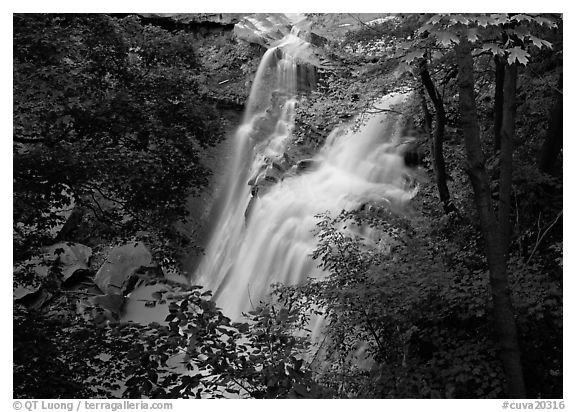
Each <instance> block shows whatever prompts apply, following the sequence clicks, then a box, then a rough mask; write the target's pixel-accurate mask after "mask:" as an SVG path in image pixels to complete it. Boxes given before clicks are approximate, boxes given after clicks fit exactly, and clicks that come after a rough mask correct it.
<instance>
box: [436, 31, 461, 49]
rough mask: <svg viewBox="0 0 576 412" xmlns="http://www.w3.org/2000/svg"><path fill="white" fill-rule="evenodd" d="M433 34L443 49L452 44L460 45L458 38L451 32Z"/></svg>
mask: <svg viewBox="0 0 576 412" xmlns="http://www.w3.org/2000/svg"><path fill="white" fill-rule="evenodd" d="M433 34H434V35H435V36H436V38H437V39H438V41H439V42H440V44H441V45H442V46H444V47H449V46H451V45H452V43H456V44H458V43H460V39H459V38H458V36H456V34H454V33H453V32H451V31H436V32H434V33H433Z"/></svg>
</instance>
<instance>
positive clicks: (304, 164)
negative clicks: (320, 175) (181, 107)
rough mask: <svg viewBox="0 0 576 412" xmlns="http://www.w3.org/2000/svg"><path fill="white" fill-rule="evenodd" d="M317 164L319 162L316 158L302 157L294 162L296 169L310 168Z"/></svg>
mask: <svg viewBox="0 0 576 412" xmlns="http://www.w3.org/2000/svg"><path fill="white" fill-rule="evenodd" d="M318 165H319V162H318V160H316V159H304V160H300V161H299V162H298V163H296V170H298V171H304V170H310V169H313V168H315V167H317V166H318Z"/></svg>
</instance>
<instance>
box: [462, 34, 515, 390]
mask: <svg viewBox="0 0 576 412" xmlns="http://www.w3.org/2000/svg"><path fill="white" fill-rule="evenodd" d="M456 57H457V60H458V87H459V95H460V116H461V124H462V132H463V134H464V144H465V148H466V156H467V165H466V171H467V172H468V175H469V177H470V181H471V183H472V187H473V189H474V197H475V202H476V208H477V210H478V214H479V217H480V227H481V230H482V234H483V237H484V242H485V250H486V258H487V261H488V269H489V272H490V287H491V292H492V301H493V316H494V327H495V331H496V336H497V339H498V343H499V346H500V358H501V361H502V366H503V369H504V373H505V375H506V380H507V395H508V396H509V397H511V398H524V397H526V390H525V385H524V377H523V373H522V363H521V359H520V348H519V345H518V336H517V332H516V321H515V319H514V311H513V308H512V302H511V300H510V290H509V287H508V274H507V268H506V252H505V250H506V249H507V245H506V244H505V242H506V234H505V233H504V232H502V230H500V225H499V223H500V222H498V220H497V219H496V215H495V213H494V210H493V208H492V201H491V197H490V184H489V180H488V174H487V172H486V168H485V164H484V163H485V161H484V153H483V152H482V147H481V143H480V129H479V125H478V115H477V111H476V101H475V96H474V72H473V60H472V53H471V48H470V43H469V42H468V39H467V38H466V36H462V37H461V38H460V43H459V44H458V46H456ZM513 80H514V83H515V76H514V79H513ZM511 87H512V84H511V83H509V84H508V86H507V90H509V89H511ZM511 104H513V102H510V101H508V102H506V107H509V106H511ZM508 116H510V113H508ZM512 131H513V129H512ZM508 137H509V138H511V137H512V136H510V135H509V136H508ZM505 144H508V142H506V143H505ZM510 144H511V142H510ZM503 160H504V159H503ZM510 171H511V169H510ZM504 173H505V175H507V173H508V169H506V171H505V172H504ZM502 213H503V212H502Z"/></svg>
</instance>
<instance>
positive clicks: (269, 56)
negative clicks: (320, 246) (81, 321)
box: [193, 32, 413, 320]
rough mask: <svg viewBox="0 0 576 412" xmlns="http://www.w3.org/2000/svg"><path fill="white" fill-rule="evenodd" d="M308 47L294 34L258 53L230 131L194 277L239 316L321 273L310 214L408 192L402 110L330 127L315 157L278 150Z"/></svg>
mask: <svg viewBox="0 0 576 412" xmlns="http://www.w3.org/2000/svg"><path fill="white" fill-rule="evenodd" d="M308 46H309V45H308V44H307V43H306V42H304V41H303V40H301V39H300V38H298V37H297V36H296V35H295V34H294V32H293V33H291V34H290V35H288V36H286V37H285V38H284V39H282V40H281V41H280V42H279V43H278V44H277V45H275V46H274V47H272V48H270V49H269V50H268V51H267V52H266V53H265V54H264V56H263V58H262V61H261V64H260V66H259V68H258V70H257V73H256V76H255V79H254V83H253V86H252V90H251V93H250V97H249V100H248V103H247V107H246V112H245V115H244V119H243V123H242V125H241V126H240V127H239V128H238V130H237V132H236V134H235V136H234V140H235V145H236V146H235V157H234V164H233V167H232V171H231V174H230V176H229V178H228V179H227V181H226V187H225V188H224V193H225V195H224V196H223V197H222V199H221V200H220V202H219V203H218V205H217V207H218V208H219V213H218V214H217V216H218V218H217V221H216V222H215V226H214V228H213V230H212V234H211V237H210V241H209V243H208V246H207V248H206V253H205V256H204V257H203V259H202V261H201V262H200V264H199V266H198V268H197V270H196V273H195V278H194V279H193V280H194V282H195V283H196V284H200V285H203V286H205V287H207V288H208V289H211V290H212V291H213V293H214V298H215V299H216V302H217V304H218V306H219V307H220V308H222V310H223V312H224V314H226V315H227V316H229V317H231V318H233V319H236V320H238V319H240V317H241V313H242V312H246V311H248V310H251V309H252V308H253V307H254V306H256V305H257V304H258V303H259V301H260V300H262V299H264V298H265V297H266V295H267V294H268V292H269V291H270V289H269V288H270V285H271V284H272V283H278V282H282V283H286V284H295V283H297V282H300V281H302V280H304V279H306V277H318V276H323V273H322V270H321V269H320V268H318V265H317V262H314V261H313V260H312V258H311V257H310V255H311V253H312V252H313V250H314V249H315V247H316V240H315V238H314V235H313V231H314V229H315V227H316V222H317V219H316V218H315V215H317V214H319V213H323V212H330V213H332V215H336V214H338V213H339V212H340V211H341V210H343V209H348V210H351V209H354V208H358V207H360V206H361V205H362V204H365V203H366V202H370V201H374V202H386V203H389V204H398V203H404V202H406V201H407V200H409V199H410V198H411V197H412V196H413V193H412V191H411V190H410V188H409V187H408V185H407V179H406V176H407V174H408V170H407V168H406V166H405V165H404V162H403V158H402V156H401V154H400V148H399V145H400V140H399V139H400V137H401V136H400V135H401V119H400V117H401V116H399V115H398V114H395V113H392V112H390V111H385V110H383V111H382V112H381V113H379V114H377V115H374V116H372V117H371V118H369V119H364V120H365V121H360V122H359V125H358V127H357V128H353V127H341V128H337V129H336V130H334V131H333V132H332V133H331V134H330V135H329V136H328V138H327V139H326V143H325V145H324V147H323V148H322V149H321V150H320V151H319V153H318V154H317V155H316V156H315V157H314V158H313V159H309V160H308V161H307V162H301V163H300V164H299V165H296V166H294V165H287V160H286V158H285V156H284V151H285V148H286V145H287V144H288V143H289V141H290V139H291V137H292V135H291V131H292V128H293V126H294V116H295V113H294V109H295V105H296V104H297V95H298V91H299V90H298V85H299V83H302V82H301V79H298V78H297V74H298V73H300V74H301V73H302V72H303V71H302V70H299V69H298V58H299V56H300V55H301V54H302V53H305V51H306V49H307V47H308ZM405 97H406V96H405V95H403V94H395V95H389V96H386V97H385V98H383V99H382V101H381V102H380V103H379V107H380V108H382V109H389V108H390V107H393V106H395V105H397V104H400V103H402V101H403V100H404V99H405ZM304 166H306V167H304ZM286 169H288V170H286Z"/></svg>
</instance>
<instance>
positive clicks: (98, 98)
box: [14, 14, 221, 255]
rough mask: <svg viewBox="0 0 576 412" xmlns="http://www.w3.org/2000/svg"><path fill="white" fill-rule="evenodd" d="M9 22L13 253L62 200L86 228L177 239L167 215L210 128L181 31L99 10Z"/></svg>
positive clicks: (211, 118) (193, 188)
mask: <svg viewBox="0 0 576 412" xmlns="http://www.w3.org/2000/svg"><path fill="white" fill-rule="evenodd" d="M14 28H15V30H14V191H15V192H14V231H15V237H14V238H15V253H16V254H17V255H25V254H27V253H30V252H31V251H32V249H31V248H34V247H37V246H39V245H41V244H42V243H45V242H46V241H47V238H49V236H48V234H47V233H46V232H47V231H48V230H49V229H50V228H53V227H54V226H56V225H57V224H58V223H62V220H63V219H62V217H61V216H60V215H59V213H58V212H59V211H60V210H62V209H65V208H70V207H72V205H74V204H75V205H76V206H77V207H80V208H83V209H85V210H87V211H88V212H89V213H87V216H88V217H89V218H87V219H85V221H86V222H87V221H89V220H90V218H91V219H92V222H96V223H97V224H95V226H94V227H92V228H91V229H89V230H86V232H90V234H91V235H92V236H93V235H94V233H96V234H99V235H100V237H101V238H103V239H107V238H110V237H113V236H117V235H120V236H129V235H134V234H135V233H137V232H138V231H141V230H145V231H150V232H153V233H156V236H157V237H160V238H162V239H163V241H162V242H158V243H159V244H162V243H164V242H167V243H168V242H171V243H175V246H178V243H181V242H183V241H185V240H184V239H182V238H181V237H179V235H178V233H177V232H175V231H174V229H173V227H172V224H173V222H175V221H176V220H179V219H184V218H185V217H186V215H187V211H186V208H185V199H186V196H187V195H188V194H190V193H198V191H199V190H200V188H201V187H203V186H205V185H206V184H207V176H208V171H207V170H206V169H205V168H204V167H203V166H202V165H201V163H200V156H201V153H202V148H205V147H207V146H209V145H212V144H214V143H215V142H217V141H218V139H219V138H220V135H221V131H220V129H219V126H218V117H217V115H216V114H215V112H214V111H213V110H212V109H211V107H210V106H208V105H207V104H205V103H203V102H201V101H200V100H199V97H198V96H199V94H198V84H197V82H196V77H197V71H198V69H197V62H196V59H195V52H194V44H193V43H194V39H193V36H192V35H191V34H187V33H183V32H178V33H169V32H167V31H165V30H163V29H160V28H157V27H154V26H142V25H141V24H140V23H139V21H138V18H136V17H126V18H123V19H117V18H112V17H109V16H106V15H101V14H99V15H74V14H66V15H55V14H50V15H45V14H42V15H35V14H32V15H30V14H28V15H15V16H14ZM30 228H31V229H30ZM30 232H33V233H32V234H31V233H30ZM80 240H82V239H80ZM169 250H170V249H166V248H164V250H163V252H164V254H166V253H167V252H168V251H169Z"/></svg>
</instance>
